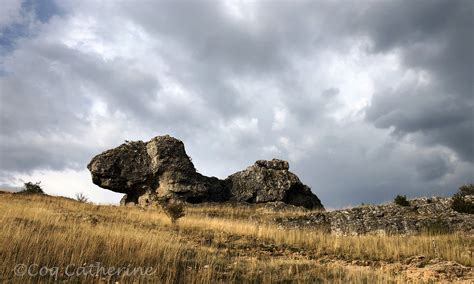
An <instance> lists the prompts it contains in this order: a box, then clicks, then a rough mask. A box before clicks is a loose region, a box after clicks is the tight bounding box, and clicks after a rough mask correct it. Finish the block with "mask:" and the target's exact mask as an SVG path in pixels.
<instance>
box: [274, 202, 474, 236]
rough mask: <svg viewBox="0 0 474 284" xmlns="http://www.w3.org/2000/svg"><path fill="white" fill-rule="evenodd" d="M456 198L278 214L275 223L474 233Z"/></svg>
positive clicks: (338, 230)
mask: <svg viewBox="0 0 474 284" xmlns="http://www.w3.org/2000/svg"><path fill="white" fill-rule="evenodd" d="M451 204H452V199H451V198H442V197H433V198H419V199H413V200H410V206H400V205H397V204H393V203H390V204H383V205H368V206H367V205H366V206H360V207H355V208H350V209H342V210H334V211H326V212H317V213H308V214H305V215H301V216H293V217H278V218H275V219H274V222H275V223H276V224H278V225H281V226H284V227H291V228H298V229H299V228H322V229H323V230H327V231H329V232H331V233H333V234H336V235H362V234H414V233H420V232H424V231H427V232H435V233H448V232H467V233H470V234H473V233H474V218H472V215H470V214H464V213H459V212H456V211H454V210H453V209H452V208H451Z"/></svg>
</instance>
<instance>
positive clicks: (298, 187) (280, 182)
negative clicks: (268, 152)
mask: <svg viewBox="0 0 474 284" xmlns="http://www.w3.org/2000/svg"><path fill="white" fill-rule="evenodd" d="M288 169H289V166H288V162H286V161H282V160H277V159H273V160H271V161H264V160H259V161H257V162H255V164H254V165H252V166H250V167H248V168H247V169H246V170H243V171H240V172H237V173H235V174H232V175H230V176H229V177H228V178H227V179H226V180H227V181H228V183H229V188H230V199H231V200H233V201H246V202H252V203H263V202H274V201H283V202H285V203H288V204H293V205H296V206H303V207H305V208H310V209H316V208H321V207H322V205H321V201H320V200H319V198H318V197H317V196H316V195H314V194H313V193H312V192H311V190H310V188H309V187H308V186H306V185H304V184H303V183H302V182H301V181H300V179H299V178H298V177H297V176H296V175H295V174H293V173H292V172H290V171H289V170H288Z"/></svg>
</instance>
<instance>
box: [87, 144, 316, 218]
mask: <svg viewBox="0 0 474 284" xmlns="http://www.w3.org/2000/svg"><path fill="white" fill-rule="evenodd" d="M87 168H88V169H89V171H90V172H91V174H92V181H93V182H94V183H95V184H97V185H98V186H100V187H102V188H106V189H109V190H112V191H115V192H119V193H125V194H126V195H125V196H124V198H123V199H122V202H121V203H122V204H129V203H133V204H140V205H149V204H154V203H156V201H157V200H158V199H160V198H164V197H166V198H177V199H181V200H185V201H187V202H190V203H200V202H207V201H216V202H222V201H242V202H244V201H245V202H251V203H265V202H274V201H282V202H285V203H288V204H293V205H296V206H303V207H306V208H309V209H315V208H323V207H322V205H321V202H320V200H319V199H318V197H317V196H316V195H314V194H313V193H312V192H311V190H310V188H309V187H308V186H306V185H304V184H303V183H301V181H300V180H299V178H298V177H297V176H296V175H295V174H293V173H291V172H290V171H289V165H288V162H286V161H283V160H277V159H273V160H271V161H264V160H259V161H257V162H256V163H255V164H254V165H252V166H250V167H249V168H247V169H246V170H244V171H241V172H237V173H235V174H233V175H230V176H229V177H228V178H227V179H225V180H220V179H218V178H215V177H207V176H204V175H201V174H199V173H197V172H196V169H195V168H194V165H193V163H192V162H191V159H190V158H189V157H188V155H187V154H186V151H185V149H184V144H183V142H181V141H180V140H178V139H176V138H173V137H171V136H168V135H166V136H158V137H155V138H153V139H151V140H150V141H148V142H142V141H136V142H127V143H125V144H122V145H120V146H119V147H117V148H114V149H110V150H107V151H105V152H103V153H101V154H99V155H97V156H95V157H94V158H93V159H92V160H91V162H90V163H89V165H88V166H87Z"/></svg>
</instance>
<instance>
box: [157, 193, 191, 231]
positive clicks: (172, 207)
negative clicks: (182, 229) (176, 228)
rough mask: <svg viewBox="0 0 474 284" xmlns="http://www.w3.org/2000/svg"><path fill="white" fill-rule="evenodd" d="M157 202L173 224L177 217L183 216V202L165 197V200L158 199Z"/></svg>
mask: <svg viewBox="0 0 474 284" xmlns="http://www.w3.org/2000/svg"><path fill="white" fill-rule="evenodd" d="M158 204H160V206H161V208H162V209H163V212H165V214H166V216H168V218H170V221H171V223H172V224H173V225H174V224H176V221H178V219H179V218H182V217H184V215H186V214H185V204H184V202H182V201H180V200H176V199H167V200H159V201H158Z"/></svg>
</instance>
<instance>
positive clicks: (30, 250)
mask: <svg viewBox="0 0 474 284" xmlns="http://www.w3.org/2000/svg"><path fill="white" fill-rule="evenodd" d="M0 210H1V212H2V215H1V216H0V225H1V227H2V230H1V231H0V275H1V278H0V281H1V282H4V281H9V282H24V281H26V280H34V281H40V282H49V281H51V280H54V278H53V277H52V276H43V277H41V276H39V275H37V276H35V277H26V276H24V277H18V276H15V275H14V267H15V265H17V264H21V263H24V264H28V265H31V264H37V265H38V267H42V266H46V267H50V268H52V267H58V269H59V270H60V271H59V273H57V275H58V277H57V278H58V280H74V281H76V282H91V281H100V280H103V281H107V280H113V281H116V280H123V281H126V282H130V281H132V280H134V281H137V280H140V278H139V276H137V275H135V276H130V277H128V276H127V275H121V276H119V277H115V276H114V277H113V279H107V277H92V276H89V277H83V276H81V277H76V278H73V279H71V278H70V277H67V276H65V275H64V272H65V271H64V270H65V268H66V267H67V266H68V265H73V267H81V266H84V264H85V263H87V264H92V263H96V262H99V263H100V265H101V266H103V267H131V268H143V269H145V268H147V267H152V268H153V271H154V272H153V274H152V275H148V276H144V277H143V279H142V280H146V281H152V282H165V283H171V282H172V283H216V282H229V281H230V282H339V283H349V282H357V283H358V282H366V283H375V282H385V283H386V282H403V281H404V280H405V278H403V277H404V275H403V274H400V273H398V271H397V270H396V269H392V268H393V267H398V266H397V265H398V264H399V263H402V262H403V261H404V260H405V259H407V258H410V257H412V256H418V255H424V256H425V257H426V259H427V260H429V259H434V258H440V259H443V260H448V261H455V262H457V263H460V264H462V265H465V266H469V267H472V266H473V262H474V261H473V258H472V248H473V242H474V238H473V236H465V235H458V234H449V235H419V236H361V237H335V236H332V235H329V234H326V233H323V232H320V231H317V230H312V231H310V230H284V229H279V228H277V227H276V226H274V225H271V224H270V223H267V222H265V221H267V220H271V218H272V217H275V216H277V215H282V214H302V213H303V212H277V213H275V212H272V211H269V210H266V209H264V208H257V207H255V206H253V207H252V206H229V205H227V206H220V205H206V206H194V207H191V208H188V210H187V214H186V216H185V217H183V218H182V219H180V220H179V222H178V225H177V226H173V225H172V224H171V223H170V221H169V219H168V218H167V217H166V215H165V214H164V213H163V212H162V211H161V210H160V209H157V208H150V209H146V210H143V209H140V208H125V207H118V206H98V205H93V204H86V203H80V202H76V201H74V200H70V199H66V198H59V197H49V196H39V195H21V196H20V195H13V194H1V195H0ZM249 219H250V220H249ZM255 220H260V222H255ZM262 223H263V224H262ZM433 244H435V246H433ZM354 262H356V263H362V265H359V264H357V265H351V263H352V264H353V263H354ZM36 270H37V269H36Z"/></svg>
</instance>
